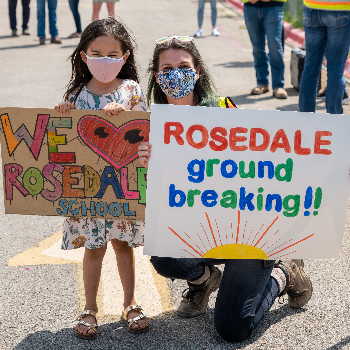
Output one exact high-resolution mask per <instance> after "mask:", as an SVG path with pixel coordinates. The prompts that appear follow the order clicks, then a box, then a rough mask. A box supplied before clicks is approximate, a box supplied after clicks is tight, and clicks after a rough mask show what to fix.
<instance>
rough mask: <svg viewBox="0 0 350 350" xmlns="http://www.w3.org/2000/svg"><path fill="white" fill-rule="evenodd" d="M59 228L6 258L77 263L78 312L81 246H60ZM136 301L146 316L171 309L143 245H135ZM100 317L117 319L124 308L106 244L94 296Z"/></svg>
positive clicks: (22, 263) (81, 303)
mask: <svg viewBox="0 0 350 350" xmlns="http://www.w3.org/2000/svg"><path fill="white" fill-rule="evenodd" d="M61 239H62V231H58V232H56V233H55V234H53V235H52V236H50V237H48V238H46V239H44V240H43V241H41V242H39V243H38V244H37V245H36V246H35V247H31V248H29V249H27V250H25V251H24V252H22V253H20V254H18V255H16V256H14V257H13V258H11V259H10V260H9V261H8V265H9V266H30V265H53V264H56V265H57V264H76V265H75V275H76V281H77V292H78V311H79V312H80V310H83V308H84V306H85V297H84V295H85V293H84V282H83V271H82V260H83V256H84V249H73V250H69V251H67V250H62V249H60V246H61ZM134 253H135V264H136V288H135V292H136V300H137V302H138V303H139V304H141V305H142V306H143V308H144V310H145V312H146V313H148V315H149V316H151V317H152V316H157V315H160V314H163V315H165V314H164V313H167V312H169V311H172V310H174V305H173V303H172V301H171V295H170V290H169V287H168V285H167V282H166V279H165V278H164V277H162V276H160V275H158V274H157V273H156V271H155V270H154V268H153V266H152V264H151V263H150V261H149V257H148V256H145V255H143V247H139V248H135V249H134ZM97 302H98V305H100V307H99V318H100V320H101V321H102V322H104V321H107V320H109V321H111V317H112V319H114V318H115V317H117V318H118V319H119V318H120V315H121V310H122V307H123V289H122V285H121V282H120V278H119V274H118V269H117V264H116V260H115V255H114V251H113V248H112V246H111V245H109V246H108V248H107V252H106V256H105V258H104V261H103V266H102V275H101V281H100V286H99V291H98V295H97Z"/></svg>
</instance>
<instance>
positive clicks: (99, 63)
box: [83, 51, 129, 83]
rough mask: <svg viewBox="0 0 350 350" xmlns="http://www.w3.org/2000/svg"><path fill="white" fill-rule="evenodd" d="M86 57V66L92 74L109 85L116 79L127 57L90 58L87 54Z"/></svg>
mask: <svg viewBox="0 0 350 350" xmlns="http://www.w3.org/2000/svg"><path fill="white" fill-rule="evenodd" d="M83 52H84V51H83ZM128 53H129V51H127V52H126V53H125V55H126V54H128ZM84 55H85V56H86V58H87V62H86V65H87V66H88V68H89V71H90V73H91V74H92V75H93V76H94V77H95V78H96V79H97V80H98V81H100V82H102V83H109V82H111V81H112V80H113V79H115V78H116V77H117V75H118V74H119V72H120V70H121V69H122V67H123V65H124V57H125V55H124V56H123V57H120V58H112V57H108V56H104V57H90V56H88V55H87V54H86V53H85V52H84Z"/></svg>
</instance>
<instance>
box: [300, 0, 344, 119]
mask: <svg viewBox="0 0 350 350" xmlns="http://www.w3.org/2000/svg"><path fill="white" fill-rule="evenodd" d="M303 24H304V29H305V46H306V57H305V64H304V70H303V74H302V76H301V82H300V89H299V108H300V111H301V112H315V109H316V90H317V82H318V77H319V75H320V72H321V68H322V60H323V56H324V55H326V58H327V93H326V109H327V113H332V114H342V113H343V105H342V99H343V93H344V88H345V86H344V80H343V74H344V68H345V64H346V59H347V56H348V53H349V45H350V11H324V10H314V9H310V8H308V7H304V21H303Z"/></svg>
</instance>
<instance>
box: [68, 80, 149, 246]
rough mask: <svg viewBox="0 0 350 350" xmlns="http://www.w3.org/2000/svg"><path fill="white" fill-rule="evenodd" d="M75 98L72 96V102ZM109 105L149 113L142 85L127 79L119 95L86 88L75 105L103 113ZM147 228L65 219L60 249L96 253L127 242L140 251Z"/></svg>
mask: <svg viewBox="0 0 350 350" xmlns="http://www.w3.org/2000/svg"><path fill="white" fill-rule="evenodd" d="M72 98H73V96H71V98H70V100H71V101H72ZM110 102H116V103H119V104H121V105H122V106H123V107H124V108H125V109H127V110H132V111H146V103H145V98H144V96H143V93H142V91H141V88H140V86H139V84H137V83H136V82H134V81H133V80H128V79H125V80H124V81H123V82H122V84H121V85H120V86H119V88H118V89H117V90H116V91H113V92H112V93H110V94H105V95H96V94H94V93H92V92H91V91H89V90H88V89H87V88H86V87H85V86H84V88H83V89H82V91H81V92H80V94H79V96H78V98H77V100H76V102H75V108H77V109H94V110H96V109H102V108H103V107H105V106H106V105H107V104H108V103H110ZM144 227H145V223H144V222H143V221H132V220H105V219H96V218H80V217H79V218H77V217H70V218H66V219H65V221H64V224H63V239H62V246H61V248H62V249H64V250H69V249H77V248H80V247H86V248H89V249H96V248H101V247H105V246H106V243H107V242H108V241H110V240H111V239H118V240H120V241H125V242H128V244H129V246H131V247H138V246H140V245H143V232H144Z"/></svg>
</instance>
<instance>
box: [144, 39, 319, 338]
mask: <svg viewBox="0 0 350 350" xmlns="http://www.w3.org/2000/svg"><path fill="white" fill-rule="evenodd" d="M148 71H149V72H150V73H151V76H150V79H149V84H148V92H147V102H148V105H150V102H151V99H152V96H153V99H154V102H155V103H157V104H173V105H190V106H207V107H226V108H234V107H235V105H234V103H233V102H232V101H231V100H230V99H229V98H223V97H218V96H217V95H216V94H215V86H214V82H213V80H212V78H211V76H210V74H209V71H208V69H207V67H206V65H205V63H204V62H203V60H202V58H201V56H200V54H199V52H198V50H197V48H196V45H195V43H194V41H193V38H191V37H166V38H161V39H159V40H157V41H156V47H155V49H154V54H153V58H152V61H151V63H150V66H149V69H148ZM151 147H152V146H151V145H150V144H149V143H146V142H143V143H141V145H140V146H139V157H140V161H141V164H142V165H143V166H144V167H146V168H147V167H148V161H149V158H150V156H151ZM146 239H147V238H146ZM151 261H152V264H153V266H154V268H155V269H156V271H157V272H158V273H159V274H160V275H162V276H164V277H167V278H172V279H183V280H186V281H187V283H188V287H189V288H188V290H187V291H186V292H185V293H183V299H182V301H181V303H180V305H179V307H178V309H177V314H178V315H179V316H182V317H195V316H199V315H202V314H204V313H205V312H206V309H207V305H208V301H209V296H210V294H211V293H212V292H214V291H215V290H217V289H218V288H219V286H220V289H219V292H218V296H217V299H216V304H215V312H214V325H215V328H216V330H217V331H218V333H219V334H220V335H221V336H222V337H223V338H224V339H225V340H228V341H236V342H237V341H243V340H244V339H245V338H246V337H248V336H249V335H250V334H251V333H252V331H253V330H254V329H255V328H256V327H257V326H258V325H259V324H260V322H261V321H262V320H263V318H264V317H265V315H266V314H267V312H268V311H269V309H270V307H271V306H272V304H273V303H274V301H275V299H276V298H277V296H279V295H283V294H285V293H288V303H289V305H290V306H292V307H296V308H299V307H302V306H303V305H305V304H306V303H307V302H308V301H309V300H310V298H311V294H312V286H311V282H310V280H309V278H308V277H307V276H306V274H305V272H304V271H303V263H302V261H301V260H288V261H286V262H285V263H283V262H281V261H279V262H276V263H275V267H274V261H266V260H222V259H179V258H163V257H152V260H151ZM219 264H225V270H224V273H223V276H222V273H221V271H220V270H219V269H217V268H216V267H215V265H219ZM221 279H222V281H221ZM220 282H221V283H220Z"/></svg>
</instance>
